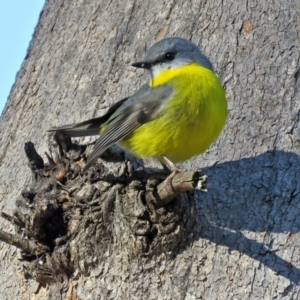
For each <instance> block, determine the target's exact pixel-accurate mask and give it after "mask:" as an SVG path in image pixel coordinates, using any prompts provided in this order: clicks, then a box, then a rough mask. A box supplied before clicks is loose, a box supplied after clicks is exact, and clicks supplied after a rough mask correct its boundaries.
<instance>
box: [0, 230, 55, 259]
mask: <svg viewBox="0 0 300 300" xmlns="http://www.w3.org/2000/svg"><path fill="white" fill-rule="evenodd" d="M0 241H2V242H5V243H7V244H9V245H13V246H15V247H17V248H19V249H21V250H22V251H25V252H27V253H28V254H34V255H37V256H38V255H40V254H42V253H46V252H48V251H49V250H50V249H49V248H48V247H47V246H45V245H42V244H39V243H35V242H34V241H32V240H28V239H23V238H20V237H18V236H16V235H14V234H11V233H7V232H4V231H2V230H0Z"/></svg>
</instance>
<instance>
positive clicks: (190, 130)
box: [50, 37, 227, 171]
mask: <svg viewBox="0 0 300 300" xmlns="http://www.w3.org/2000/svg"><path fill="white" fill-rule="evenodd" d="M132 66H134V67H137V68H144V69H147V70H148V71H149V73H150V81H149V82H148V83H147V84H145V85H143V86H142V87H141V88H140V89H139V90H138V91H137V92H135V93H134V94H133V95H132V96H130V97H128V98H125V99H123V100H121V101H119V102H117V103H115V104H114V105H112V106H111V107H110V109H109V110H108V111H107V113H106V114H105V115H103V116H102V117H99V118H95V119H91V120H87V121H85V122H81V123H76V124H68V125H64V126H62V127H56V128H51V129H50V131H61V132H63V133H64V135H66V136H70V137H76V136H89V135H100V137H99V139H98V140H97V142H96V144H95V147H94V150H93V152H92V154H91V155H90V156H89V157H88V160H87V163H86V165H85V167H84V169H83V171H86V170H87V169H88V168H89V167H90V166H91V165H92V164H93V163H94V162H95V161H96V160H97V158H98V157H99V156H100V155H101V154H102V153H103V152H104V151H105V150H106V149H107V148H108V147H110V146H111V145H112V144H114V143H118V144H119V145H120V146H121V147H122V148H124V149H125V150H127V151H129V152H131V153H132V154H133V155H135V156H136V157H140V158H145V157H154V158H156V159H158V160H159V161H160V162H161V163H162V165H163V166H164V167H166V166H169V168H171V169H173V171H174V170H175V169H176V166H175V165H174V163H178V162H183V161H186V160H188V159H190V158H191V157H193V156H195V155H198V154H200V153H203V152H204V151H205V150H206V149H207V148H208V147H209V146H210V145H211V144H212V143H213V142H214V141H215V140H216V139H217V138H218V136H219V135H220V133H221V131H222V129H223V127H224V125H225V122H226V117H227V101H226V97H225V93H224V90H223V87H222V85H221V83H220V81H219V79H218V77H217V76H216V74H215V73H214V71H213V67H212V64H211V62H210V61H209V59H208V58H207V57H206V56H205V55H204V54H203V53H202V52H201V51H200V50H199V48H198V47H197V46H196V45H195V44H193V43H192V42H191V41H188V40H186V39H183V38H179V37H172V38H166V39H163V40H161V41H159V42H157V43H156V44H154V45H153V46H152V47H150V48H149V50H148V51H147V52H146V55H145V58H144V60H143V61H141V62H136V63H133V64H132Z"/></svg>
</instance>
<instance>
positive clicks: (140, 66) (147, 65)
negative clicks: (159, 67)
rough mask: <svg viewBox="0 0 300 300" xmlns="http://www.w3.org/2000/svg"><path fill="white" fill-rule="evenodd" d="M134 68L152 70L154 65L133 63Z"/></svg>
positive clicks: (141, 62) (146, 62)
mask: <svg viewBox="0 0 300 300" xmlns="http://www.w3.org/2000/svg"><path fill="white" fill-rule="evenodd" d="M132 66H133V67H136V68H142V69H150V68H151V67H152V63H151V62H149V61H138V62H135V63H133V64H132Z"/></svg>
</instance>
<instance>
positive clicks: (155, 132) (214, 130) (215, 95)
mask: <svg viewBox="0 0 300 300" xmlns="http://www.w3.org/2000/svg"><path fill="white" fill-rule="evenodd" d="M166 83H168V84H169V85H171V86H172V87H173V88H174V90H175V91H176V92H175V94H174V97H173V98H172V99H170V100H168V102H166V103H162V105H163V107H164V108H163V110H162V111H161V113H160V115H159V116H157V117H156V118H155V119H153V120H151V121H150V122H147V123H145V124H143V125H142V126H141V127H139V128H138V129H136V130H135V131H133V132H132V133H131V134H129V135H128V136H126V137H125V138H124V139H123V140H122V141H121V142H120V145H121V146H122V147H124V148H125V149H127V150H129V151H130V152H131V153H133V154H134V155H136V156H138V157H142V158H143V157H158V156H160V155H165V156H166V157H168V158H169V159H170V160H171V161H173V162H174V163H176V162H182V161H185V160H188V159H190V158H191V157H193V156H195V155H198V154H200V153H203V152H204V151H205V150H206V149H207V148H208V147H209V146H210V145H211V144H212V143H213V142H214V141H215V140H216V139H217V138H218V136H219V135H220V133H221V131H222V129H223V127H224V124H225V121H226V117H227V101H226V98H225V94H224V90H223V87H222V86H221V84H220V82H219V80H218V78H217V76H216V75H215V73H214V72H212V71H210V70H208V69H206V68H203V67H201V66H199V65H197V64H195V63H194V64H190V65H188V66H185V67H181V68H178V69H175V70H174V69H173V70H166V71H163V72H162V73H160V74H159V75H158V76H157V77H156V78H155V80H153V81H152V82H150V86H153V87H155V86H158V85H161V84H166Z"/></svg>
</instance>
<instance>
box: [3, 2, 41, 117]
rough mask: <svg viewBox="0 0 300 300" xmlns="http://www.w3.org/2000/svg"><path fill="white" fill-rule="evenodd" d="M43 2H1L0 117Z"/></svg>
mask: <svg viewBox="0 0 300 300" xmlns="http://www.w3.org/2000/svg"><path fill="white" fill-rule="evenodd" d="M44 3H45V1H44V0H1V3H0V41H1V46H0V115H1V113H2V110H3V108H4V106H5V103H6V101H7V98H8V95H9V92H10V89H11V87H12V85H13V84H14V82H15V78H16V74H17V72H18V71H19V70H20V68H21V64H22V62H23V60H24V58H25V55H26V50H27V48H28V46H29V42H30V40H31V37H32V34H33V31H34V28H35V26H36V24H37V21H38V18H39V14H40V12H41V10H42V8H43V6H44Z"/></svg>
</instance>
